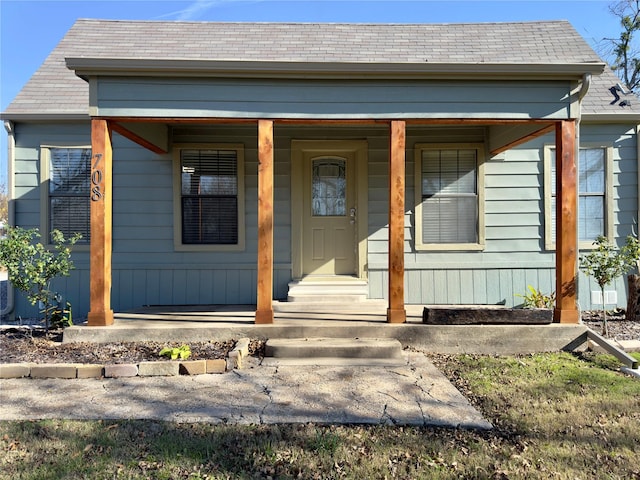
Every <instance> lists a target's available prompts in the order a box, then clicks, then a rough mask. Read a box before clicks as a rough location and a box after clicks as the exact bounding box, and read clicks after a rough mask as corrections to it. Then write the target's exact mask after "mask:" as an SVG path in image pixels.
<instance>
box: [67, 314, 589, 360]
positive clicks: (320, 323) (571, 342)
mask: <svg viewBox="0 0 640 480" xmlns="http://www.w3.org/2000/svg"><path fill="white" fill-rule="evenodd" d="M187 313H189V312H182V313H181V314H173V313H171V314H170V313H166V314H165V315H160V314H159V313H156V314H153V315H151V314H149V313H146V314H117V318H116V321H115V323H114V325H111V326H109V327H89V326H86V325H77V326H74V327H69V328H66V329H65V332H64V342H65V343H68V342H95V343H106V342H132V341H145V340H153V341H157V342H184V343H189V342H197V341H201V340H202V339H203V338H206V339H208V340H211V341H227V340H237V339H239V338H243V337H246V338H251V339H263V340H266V339H273V338H280V339H286V338H319V337H320V338H321V337H325V338H388V339H397V340H398V341H399V342H400V343H401V344H402V345H403V346H404V347H407V346H411V347H415V348H419V349H421V350H424V351H427V352H432V353H445V354H455V353H469V354H489V355H493V354H495V355H512V354H528V353H536V352H557V351H560V350H575V349H580V348H586V341H587V338H586V331H587V328H586V326H584V325H566V324H551V325H424V324H423V323H422V319H421V317H420V316H414V315H411V316H409V318H408V321H407V323H404V324H388V323H386V321H385V317H384V316H383V315H369V314H367V313H359V314H340V315H337V314H330V313H316V314H313V315H306V316H305V315H303V314H291V316H287V315H283V314H280V316H278V317H277V318H276V320H275V323H273V324H272V325H256V324H254V323H253V313H250V312H240V313H233V312H231V313H229V312H227V313H222V312H221V313H220V314H219V316H217V315H214V313H215V312H214V313H211V314H209V315H207V314H206V312H197V313H196V312H191V313H190V314H189V315H187ZM409 313H414V314H416V315H418V312H417V311H416V312H411V311H410V310H408V314H409ZM200 315H201V316H200ZM225 315H227V316H225ZM194 318H199V319H200V320H197V321H196V320H194ZM514 322H517V318H514Z"/></svg>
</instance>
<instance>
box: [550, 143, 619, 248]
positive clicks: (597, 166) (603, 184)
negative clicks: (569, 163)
mask: <svg viewBox="0 0 640 480" xmlns="http://www.w3.org/2000/svg"><path fill="white" fill-rule="evenodd" d="M549 151H550V157H551V158H550V162H549V170H550V175H551V178H550V185H549V187H550V189H551V199H550V203H551V206H550V209H549V213H550V225H549V227H550V228H549V232H550V235H551V239H549V240H548V242H547V243H550V244H553V243H555V236H556V162H555V148H550V149H549ZM577 167H578V242H580V243H582V245H583V246H589V245H591V244H592V243H593V241H594V240H595V239H596V238H597V237H598V236H600V235H604V236H607V235H608V232H607V183H608V181H607V149H606V148H604V147H598V148H581V149H580V154H579V156H578V165H577Z"/></svg>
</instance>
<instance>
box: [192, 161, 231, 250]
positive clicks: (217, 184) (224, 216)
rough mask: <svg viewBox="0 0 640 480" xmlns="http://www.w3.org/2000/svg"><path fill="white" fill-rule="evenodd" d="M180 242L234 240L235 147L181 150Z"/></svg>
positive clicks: (198, 242) (220, 242)
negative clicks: (231, 148) (229, 148)
mask: <svg viewBox="0 0 640 480" xmlns="http://www.w3.org/2000/svg"><path fill="white" fill-rule="evenodd" d="M181 158H182V163H181V185H182V187H181V189H182V243H184V244H218V245H226V244H236V243H238V162H237V153H236V151H235V150H183V151H182V152H181Z"/></svg>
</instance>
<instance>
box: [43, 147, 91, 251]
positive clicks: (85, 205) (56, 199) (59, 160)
mask: <svg viewBox="0 0 640 480" xmlns="http://www.w3.org/2000/svg"><path fill="white" fill-rule="evenodd" d="M90 174H91V149H88V148H50V149H49V232H51V231H52V230H60V231H61V232H62V233H63V234H64V236H65V237H66V238H68V237H70V236H72V235H74V234H76V233H80V234H81V235H82V238H81V239H80V240H79V242H78V243H89V241H90V235H91V221H90V200H89V199H90V192H89V190H90V185H91V182H90Z"/></svg>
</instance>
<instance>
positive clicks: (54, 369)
mask: <svg viewBox="0 0 640 480" xmlns="http://www.w3.org/2000/svg"><path fill="white" fill-rule="evenodd" d="M247 356H249V339H248V338H241V339H239V340H238V341H237V342H236V346H235V348H234V349H233V350H232V351H231V352H229V355H228V356H227V358H226V359H215V360H180V361H175V360H174V361H166V360H163V361H156V362H153V361H151V362H140V363H137V364H135V363H115V364H106V365H100V364H79V363H2V364H0V379H1V378H68V379H71V378H122V377H157V376H177V375H203V374H216V373H225V372H228V371H231V370H234V369H239V368H242V366H243V363H244V359H245V358H246V357H247Z"/></svg>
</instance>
